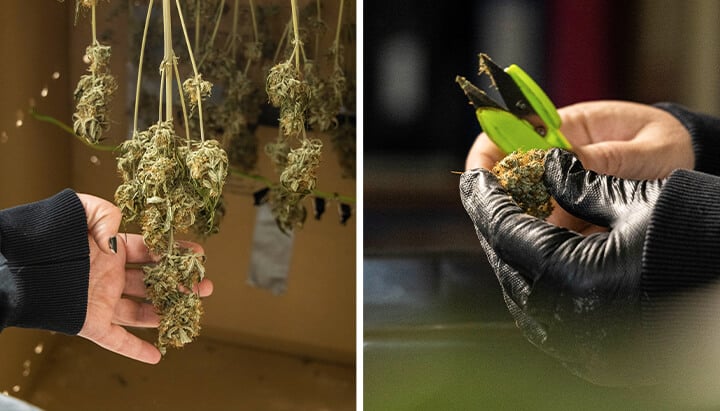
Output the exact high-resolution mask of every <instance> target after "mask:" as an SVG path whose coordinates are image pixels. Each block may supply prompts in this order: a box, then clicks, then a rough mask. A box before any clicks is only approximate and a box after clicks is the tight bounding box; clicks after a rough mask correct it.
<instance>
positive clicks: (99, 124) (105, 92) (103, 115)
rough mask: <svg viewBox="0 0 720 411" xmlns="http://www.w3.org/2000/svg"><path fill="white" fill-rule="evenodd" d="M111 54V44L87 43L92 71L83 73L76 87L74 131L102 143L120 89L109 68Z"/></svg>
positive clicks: (94, 141) (86, 138)
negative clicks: (111, 102)
mask: <svg viewBox="0 0 720 411" xmlns="http://www.w3.org/2000/svg"><path fill="white" fill-rule="evenodd" d="M110 54H111V52H110V46H103V45H101V44H99V43H95V44H93V45H91V46H88V47H87V50H86V55H87V58H88V60H89V61H90V67H89V68H88V71H89V74H84V75H82V76H81V77H80V81H79V82H78V84H77V87H76V88H75V93H74V97H75V113H73V130H74V131H75V134H77V135H78V136H81V137H83V138H84V139H85V140H86V141H87V142H88V143H91V144H97V143H99V142H100V140H101V139H102V134H103V132H105V131H107V129H108V128H109V127H110V121H109V119H108V106H109V105H110V101H111V99H112V96H113V93H114V92H115V90H116V89H117V82H116V81H115V78H114V77H113V76H112V75H111V74H110V72H109V70H108V68H107V66H108V63H109V61H110Z"/></svg>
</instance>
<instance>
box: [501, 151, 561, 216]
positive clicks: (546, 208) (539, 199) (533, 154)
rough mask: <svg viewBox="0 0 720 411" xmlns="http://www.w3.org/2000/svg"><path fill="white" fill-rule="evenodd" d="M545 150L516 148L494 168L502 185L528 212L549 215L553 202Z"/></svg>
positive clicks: (533, 214) (534, 214) (535, 214)
mask: <svg viewBox="0 0 720 411" xmlns="http://www.w3.org/2000/svg"><path fill="white" fill-rule="evenodd" d="M545 154H546V151H545V150H537V149H535V150H529V151H522V150H518V151H514V152H512V153H510V154H508V155H507V156H506V157H505V158H503V159H502V160H500V161H499V162H497V164H495V166H494V167H493V169H492V172H493V174H495V176H497V178H498V180H499V181H500V184H501V185H502V186H503V187H504V188H505V189H506V190H507V191H508V193H509V194H510V196H511V197H512V198H513V200H515V202H516V203H517V204H518V206H520V208H522V209H523V210H524V211H525V212H526V213H528V214H530V215H532V216H534V217H537V218H540V219H545V218H547V217H548V216H549V215H550V213H552V210H553V205H552V202H551V201H550V200H551V197H550V193H548V191H547V188H546V187H545V184H543V173H545Z"/></svg>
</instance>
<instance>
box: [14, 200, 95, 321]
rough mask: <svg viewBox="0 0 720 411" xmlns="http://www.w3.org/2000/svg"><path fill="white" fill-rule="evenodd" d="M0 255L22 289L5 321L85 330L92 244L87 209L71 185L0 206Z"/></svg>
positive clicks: (17, 287) (18, 287)
mask: <svg viewBox="0 0 720 411" xmlns="http://www.w3.org/2000/svg"><path fill="white" fill-rule="evenodd" d="M0 254H2V255H3V256H4V257H5V258H6V259H7V266H8V268H9V269H10V272H11V275H12V281H13V283H14V286H15V288H16V292H17V298H16V304H15V307H14V310H13V312H12V313H10V315H9V316H8V317H7V321H6V324H5V325H7V326H16V327H24V328H39V329H45V330H51V331H59V332H62V333H66V334H77V333H78V332H80V329H81V328H82V326H83V324H84V322H85V315H86V313H87V298H88V277H89V272H90V258H89V255H90V249H89V245H88V228H87V217H86V214H85V209H84V207H83V205H82V203H81V202H80V199H79V198H78V197H77V195H76V194H75V193H74V192H73V191H72V190H64V191H62V192H60V193H59V194H57V195H55V196H53V197H51V198H48V199H46V200H42V201H38V202H35V203H31V204H26V205H23V206H19V207H14V208H10V209H7V210H3V211H1V212H0Z"/></svg>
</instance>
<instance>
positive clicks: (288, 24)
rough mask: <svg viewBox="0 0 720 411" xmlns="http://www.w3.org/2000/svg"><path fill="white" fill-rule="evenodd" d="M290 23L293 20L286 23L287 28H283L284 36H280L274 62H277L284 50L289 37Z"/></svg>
mask: <svg viewBox="0 0 720 411" xmlns="http://www.w3.org/2000/svg"><path fill="white" fill-rule="evenodd" d="M290 24H291V22H288V23H287V24H286V25H285V29H284V30H283V33H282V36H280V40H279V41H278V44H277V48H276V49H275V55H274V56H273V60H272V61H273V63H275V62H277V60H278V57H280V50H282V48H283V45H284V44H285V41H286V39H287V37H288V32H289V31H290Z"/></svg>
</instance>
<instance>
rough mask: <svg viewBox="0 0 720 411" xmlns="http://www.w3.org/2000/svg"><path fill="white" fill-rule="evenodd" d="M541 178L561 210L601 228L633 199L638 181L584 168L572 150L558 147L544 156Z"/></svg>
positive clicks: (608, 225)
mask: <svg viewBox="0 0 720 411" xmlns="http://www.w3.org/2000/svg"><path fill="white" fill-rule="evenodd" d="M543 179H544V182H545V185H546V186H547V188H548V191H549V192H550V195H552V196H553V197H554V198H555V200H557V202H558V204H560V206H561V207H562V208H563V209H565V210H566V211H568V212H569V213H571V214H573V215H575V216H576V217H579V218H581V219H583V220H586V221H588V222H590V223H593V224H596V225H600V226H604V227H610V226H611V225H612V224H613V222H615V221H616V220H617V218H618V216H619V215H620V213H622V211H623V210H624V209H625V208H626V207H627V205H628V204H630V203H631V202H632V201H633V200H634V195H635V192H636V191H637V188H638V184H639V183H640V182H639V181H637V180H624V179H621V178H617V177H613V176H609V175H604V174H598V173H596V172H594V171H591V170H586V169H585V167H583V165H582V163H581V162H580V160H579V159H578V158H577V157H576V156H575V155H574V154H573V153H571V152H568V151H565V150H560V149H552V150H550V151H549V152H548V154H547V155H546V157H545V174H544V175H543Z"/></svg>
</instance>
